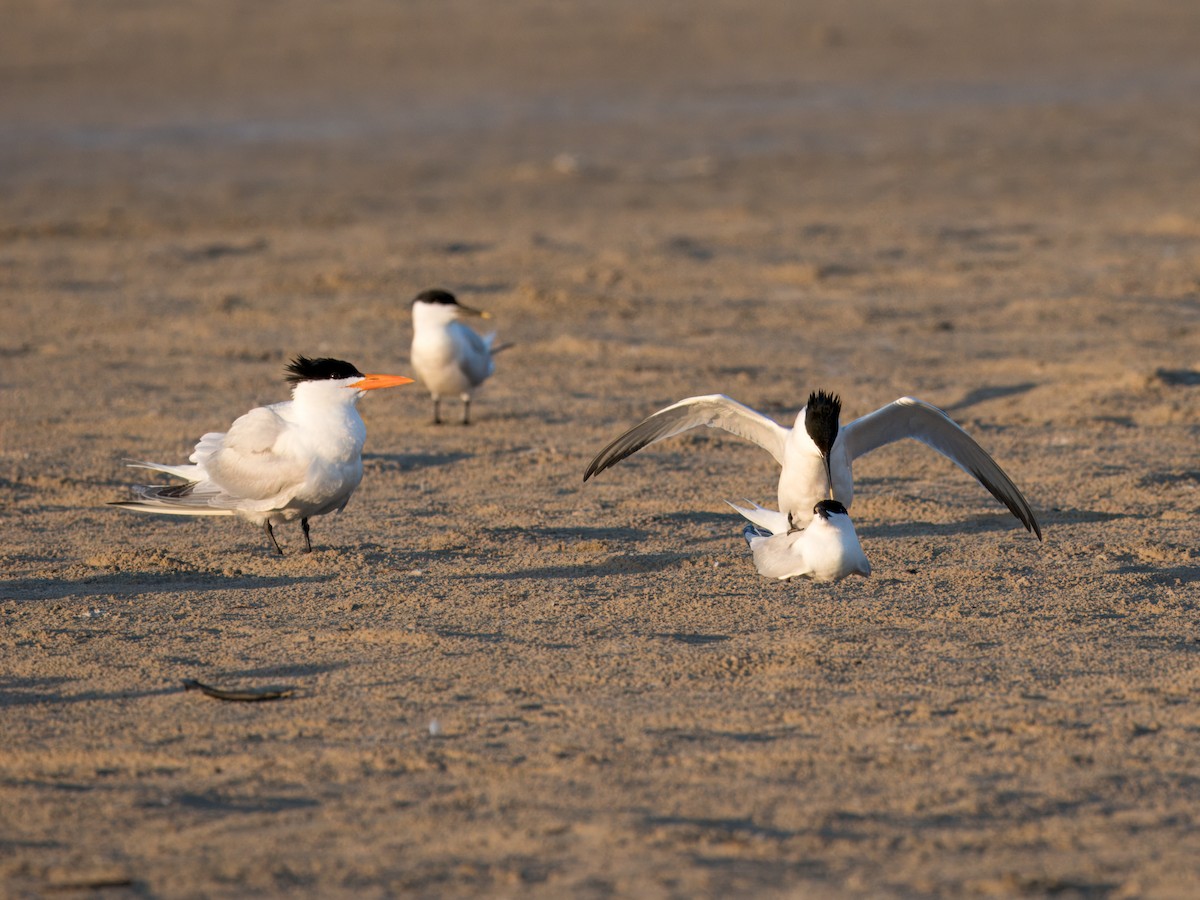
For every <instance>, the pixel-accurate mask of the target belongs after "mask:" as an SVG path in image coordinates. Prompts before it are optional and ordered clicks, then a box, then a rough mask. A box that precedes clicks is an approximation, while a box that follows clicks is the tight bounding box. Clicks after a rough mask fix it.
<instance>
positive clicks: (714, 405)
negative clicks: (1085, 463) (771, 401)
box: [583, 391, 1042, 541]
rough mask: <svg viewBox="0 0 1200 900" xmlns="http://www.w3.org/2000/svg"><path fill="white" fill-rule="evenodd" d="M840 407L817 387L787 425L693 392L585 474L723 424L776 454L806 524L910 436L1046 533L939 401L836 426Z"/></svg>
mask: <svg viewBox="0 0 1200 900" xmlns="http://www.w3.org/2000/svg"><path fill="white" fill-rule="evenodd" d="M841 411H842V402H841V399H840V398H839V397H837V396H836V395H834V394H829V393H826V392H824V391H814V392H813V393H812V394H810V395H809V397H808V403H807V404H805V406H804V408H803V409H802V410H800V413H799V415H797V416H796V424H795V427H793V428H785V427H784V426H782V425H779V424H778V423H777V422H775V421H774V420H772V419H769V418H767V417H766V416H764V415H763V414H762V413H759V412H755V411H754V410H752V409H750V407H748V406H743V405H742V404H741V403H738V402H737V401H736V400H731V399H730V398H729V397H726V396H724V395H723V394H709V395H707V396H704V397H688V398H687V399H685V400H680V401H679V402H678V403H675V404H673V405H671V406H668V407H667V408H666V409H663V410H660V411H658V412H656V413H655V414H654V415H652V416H650V417H649V418H647V419H645V420H644V421H642V422H641V423H640V424H638V425H635V426H634V427H633V428H631V429H630V430H629V431H627V432H625V433H624V434H622V435H621V436H620V437H618V438H617V439H616V440H615V441H613V442H612V443H611V444H609V445H608V446H607V447H605V448H604V449H603V450H601V451H600V453H598V454H597V455H596V458H595V459H593V460H592V462H591V464H590V465H589V466H588V467H587V471H586V472H584V475H583V480H584V481H587V480H588V479H589V478H591V477H592V476H593V475H596V474H598V473H600V472H603V471H604V470H605V469H607V468H608V467H609V466H611V465H613V464H615V463H618V462H620V461H621V460H623V459H624V458H625V457H627V456H630V455H631V454H633V453H636V452H637V451H638V450H640V449H642V448H643V447H645V446H647V445H649V444H653V443H655V442H657V441H661V440H663V439H665V438H669V437H672V436H674V435H677V434H680V433H682V432H684V431H688V430H690V429H692V428H698V427H699V426H701V425H707V426H709V427H710V428H722V429H724V430H725V431H728V432H729V433H730V434H735V435H737V436H738V437H742V438H745V439H746V440H748V441H751V442H753V443H755V444H758V446H760V447H762V448H763V449H764V450H766V451H767V452H768V453H770V454H771V456H773V457H774V458H775V461H776V462H777V463H779V465H780V466H781V467H782V471H781V472H780V474H779V509H780V512H782V513H783V514H785V515H786V516H790V517H791V519H792V526H793V527H797V528H803V527H805V526H806V525H808V523H809V521H810V520H811V519H812V518H813V516H814V512H813V510H814V508H815V507H816V505H817V503H818V501H820V500H823V499H827V498H828V499H834V500H838V501H840V502H841V503H842V504H844V505H845V506H846V507H849V506H850V504H851V503H852V502H853V500H854V480H853V476H852V473H851V466H852V464H853V462H854V460H856V459H858V457H860V456H863V455H864V454H867V453H870V452H871V451H872V450H876V449H878V448H879V447H882V446H884V445H885V444H890V443H893V442H895V441H899V440H903V439H904V438H912V439H914V440H917V441H920V442H921V443H923V444H925V445H926V446H928V447H930V448H932V449H934V450H936V451H937V452H938V453H941V454H942V455H943V456H945V457H946V458H947V459H949V460H950V461H951V462H953V463H954V464H955V465H957V466H958V467H959V468H961V469H963V470H964V471H966V472H968V473H970V474H971V475H973V476H974V477H975V478H976V479H977V480H978V481H979V483H980V484H982V485H983V486H984V487H985V488H987V489H988V490H989V491H990V492H991V494H992V496H993V497H995V498H996V499H997V500H999V501H1000V502H1001V503H1003V504H1004V505H1005V506H1006V507H1008V509H1009V511H1010V512H1011V513H1012V514H1013V515H1014V516H1016V517H1017V519H1018V520H1020V522H1021V524H1023V525H1024V526H1025V528H1026V529H1027V530H1028V531H1031V532H1033V533H1034V534H1035V535H1037V538H1038V540H1039V541H1040V540H1041V539H1042V531H1041V528H1040V526H1039V525H1038V523H1037V519H1035V518H1034V515H1033V510H1032V509H1030V507H1029V503H1028V502H1027V501H1026V500H1025V497H1024V496H1023V495H1022V494H1021V492H1020V490H1018V489H1017V486H1016V485H1015V484H1013V482H1012V480H1011V479H1010V478H1009V477H1008V476H1007V475H1006V474H1005V473H1004V470H1003V469H1001V468H1000V466H998V465H997V464H996V462H995V460H993V459H992V458H991V457H990V456H989V455H988V454H987V451H985V450H984V449H983V448H982V447H980V446H979V445H978V444H977V443H975V440H974V439H973V438H972V437H971V436H970V435H969V434H967V433H966V432H965V431H963V430H962V428H960V427H959V426H958V425H957V424H956V423H955V422H954V420H953V419H951V418H950V417H949V416H947V415H946V414H945V413H944V412H942V411H941V410H940V409H938V408H937V407H936V406H932V405H931V404H929V403H925V402H924V401H921V400H916V399H914V398H912V397H901V398H900V399H899V400H896V401H895V402H894V403H889V404H888V405H887V406H884V407H882V408H880V409H877V410H875V412H873V413H870V414H869V415H866V416H863V417H862V418H860V419H855V420H854V421H853V422H851V423H850V424H848V425H844V426H839V420H840V417H841Z"/></svg>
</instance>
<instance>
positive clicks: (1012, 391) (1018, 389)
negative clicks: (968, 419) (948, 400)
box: [943, 381, 1037, 413]
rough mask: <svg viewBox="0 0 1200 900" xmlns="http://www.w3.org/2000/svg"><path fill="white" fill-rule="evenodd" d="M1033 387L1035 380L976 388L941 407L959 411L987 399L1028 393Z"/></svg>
mask: <svg viewBox="0 0 1200 900" xmlns="http://www.w3.org/2000/svg"><path fill="white" fill-rule="evenodd" d="M1035 387H1037V383H1036V382H1033V381H1024V382H1021V383H1020V384H998V385H995V386H994V387H982V388H976V389H975V390H973V391H971V392H969V393H968V394H967V395H966V396H965V397H963V398H962V399H961V400H959V401H958V402H957V403H952V404H950V405H949V406H946V407H943V409H944V410H945V412H948V413H950V412H961V411H962V410H964V409H969V408H970V407H972V406H975V405H977V404H979V403H985V402H987V401H988V400H999V399H1000V398H1001V397H1015V396H1017V395H1018V394H1025V393H1028V392H1029V391H1031V390H1033V389H1034V388H1035Z"/></svg>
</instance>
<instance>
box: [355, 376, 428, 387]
mask: <svg viewBox="0 0 1200 900" xmlns="http://www.w3.org/2000/svg"><path fill="white" fill-rule="evenodd" d="M412 383H413V380H412V379H411V378H405V377H404V376H403V375H364V376H363V377H362V380H361V381H356V382H354V384H348V385H346V387H350V388H354V389H356V390H359V391H373V390H375V389H376V388H388V387H400V385H402V384H412Z"/></svg>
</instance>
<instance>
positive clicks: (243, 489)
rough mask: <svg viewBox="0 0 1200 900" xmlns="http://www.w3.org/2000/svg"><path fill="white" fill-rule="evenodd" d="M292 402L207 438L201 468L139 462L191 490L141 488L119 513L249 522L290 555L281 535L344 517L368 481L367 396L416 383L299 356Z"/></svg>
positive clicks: (196, 456)
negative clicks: (279, 529) (361, 410)
mask: <svg viewBox="0 0 1200 900" xmlns="http://www.w3.org/2000/svg"><path fill="white" fill-rule="evenodd" d="M287 372H288V375H287V380H288V381H289V382H291V384H292V399H291V400H285V401H283V402H281V403H273V404H271V405H270V406H260V407H257V408H256V409H252V410H250V412H248V413H246V414H245V415H244V416H242V417H240V418H239V419H237V420H236V421H235V422H234V423H233V424H232V425H231V426H230V427H229V430H228V431H226V432H212V433H210V434H206V435H204V436H203V437H202V438H200V442H199V443H198V444H196V449H195V450H194V451H193V452H192V455H191V456H190V457H189V459H190V460H191V463H192V465H179V466H170V465H163V464H162V463H152V462H135V463H131V464H130V465H131V466H133V467H134V468H141V469H153V470H154V471H156V472H165V473H166V474H168V475H171V476H174V477H176V478H182V479H183V481H184V483H183V484H175V485H151V484H139V485H133V486H132V488H131V489H132V491H133V494H134V499H132V500H123V501H118V502H116V503H113V504H111V505H112V506H117V507H120V508H121V509H128V510H132V511H133V512H142V513H160V514H165V515H174V516H241V517H242V518H243V519H245V520H246V521H247V522H252V523H254V524H255V525H261V526H262V527H263V529H264V530H265V531H266V533H267V537H268V538H269V539H270V541H271V546H272V547H274V549H275V552H276V553H278V554H279V555H280V556H282V555H283V550H282V549H280V546H279V542H278V541H277V540H276V539H275V532H274V529H273V527H272V526H274V525H279V524H281V523H283V522H292V521H295V520H296V519H299V520H300V528H301V530H302V531H303V533H304V551H305V552H306V553H308V552H310V551H311V550H312V540H311V538H310V537H309V528H308V520H309V519H310V518H312V517H313V516H323V515H325V514H326V513H331V512H341V510H342V509H343V508H344V507H345V506H346V503H347V502H348V501H349V500H350V495H351V494H353V493H354V489H355V488H357V487H358V484H359V482H360V481H362V476H363V466H362V450H363V444H364V442H365V441H366V438H367V428H366V425H364V424H363V420H362V416H360V415H359V414H358V409H357V408H356V406H357V404H358V401H359V400H360V399H361V398H362V397H363V395H364V394H365V393H366V392H367V391H373V390H377V389H379V388H388V387H398V386H400V385H402V384H411V383H412V379H411V378H405V377H404V376H403V375H364V374H363V373H362V372H360V371H358V369H356V368H355V367H354V366H353V365H351V364H350V363H348V362H344V361H342V360H340V359H327V358H326V359H308V358H307V357H304V356H298V357H296V358H295V359H294V360H293V361H292V362H291V364H290V365H289V366H288V367H287Z"/></svg>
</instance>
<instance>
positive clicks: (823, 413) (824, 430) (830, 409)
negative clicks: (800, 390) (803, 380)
mask: <svg viewBox="0 0 1200 900" xmlns="http://www.w3.org/2000/svg"><path fill="white" fill-rule="evenodd" d="M841 415H842V398H841V397H839V396H838V395H837V394H827V393H826V392H825V391H813V392H812V393H811V394H809V395H808V402H807V403H806V404H804V430H805V431H807V432H808V436H809V437H810V438H812V441H813V443H814V444H816V445H817V449H818V450H820V451H821V455H822V456H828V455H829V454H830V452H831V451H832V450H833V442H834V440H836V439H837V435H838V421H839V419H840V418H841Z"/></svg>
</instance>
